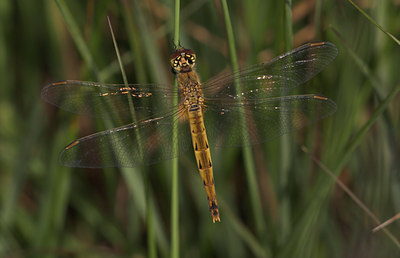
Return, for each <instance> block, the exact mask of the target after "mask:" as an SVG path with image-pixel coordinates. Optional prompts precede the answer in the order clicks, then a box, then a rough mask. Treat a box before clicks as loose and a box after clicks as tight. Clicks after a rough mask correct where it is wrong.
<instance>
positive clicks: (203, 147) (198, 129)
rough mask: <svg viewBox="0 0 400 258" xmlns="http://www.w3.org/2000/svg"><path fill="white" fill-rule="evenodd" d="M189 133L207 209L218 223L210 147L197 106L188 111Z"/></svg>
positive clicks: (200, 110) (200, 109)
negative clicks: (205, 195)
mask: <svg viewBox="0 0 400 258" xmlns="http://www.w3.org/2000/svg"><path fill="white" fill-rule="evenodd" d="M188 116H189V122H190V131H191V134H192V142H193V149H194V153H195V156H196V162H197V167H198V168H199V172H200V176H201V179H202V181H203V185H204V188H205V190H206V194H207V200H208V207H209V209H210V212H211V216H212V218H213V222H215V221H220V218H219V211H218V203H217V199H216V194H215V186H214V175H213V169H212V161H211V154H210V147H209V145H208V140H207V135H206V129H205V127H204V120H203V111H202V107H201V106H199V105H193V106H191V107H190V109H189V111H188Z"/></svg>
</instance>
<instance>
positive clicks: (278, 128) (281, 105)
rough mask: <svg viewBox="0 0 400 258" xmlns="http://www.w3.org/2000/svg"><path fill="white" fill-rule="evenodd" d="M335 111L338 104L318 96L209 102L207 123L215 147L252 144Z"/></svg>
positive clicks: (206, 113)
mask: <svg viewBox="0 0 400 258" xmlns="http://www.w3.org/2000/svg"><path fill="white" fill-rule="evenodd" d="M335 111H336V104H335V103H334V102H333V101H332V100H330V99H328V98H326V97H323V96H319V95H293V96H282V97H275V98H268V99H264V100H259V99H258V100H248V101H247V102H246V103H244V104H243V103H236V104H229V105H226V106H222V105H214V103H210V104H209V105H208V106H207V109H206V112H205V125H206V130H207V136H208V137H209V140H210V142H213V144H215V146H216V147H236V146H249V145H254V144H259V143H263V142H266V141H268V140H272V139H274V138H276V137H278V136H280V135H282V134H285V133H289V132H291V131H293V130H297V129H300V128H302V127H304V126H306V125H308V124H312V123H314V122H316V121H318V120H320V119H322V118H324V117H326V116H329V115H331V114H332V113H334V112H335Z"/></svg>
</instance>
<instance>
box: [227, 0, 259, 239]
mask: <svg viewBox="0 0 400 258" xmlns="http://www.w3.org/2000/svg"><path fill="white" fill-rule="evenodd" d="M221 4H222V11H223V16H224V21H225V27H226V34H227V37H228V46H229V54H230V57H231V64H232V69H233V71H237V70H239V65H238V60H237V55H236V47H235V39H234V34H233V27H232V23H231V18H230V15H229V9H228V4H227V2H226V0H221ZM235 87H236V92H241V86H240V81H239V80H238V79H235ZM238 95H239V96H240V94H238ZM242 114H243V112H242ZM244 121H245V119H244V117H242V123H244ZM242 133H247V131H245V130H244V131H243V132H242ZM243 154H244V159H245V168H246V175H247V183H248V190H249V191H250V198H251V206H252V209H253V215H254V220H255V226H256V231H257V235H258V237H259V239H262V238H263V237H264V236H265V222H264V219H263V214H262V210H261V200H260V195H259V187H258V184H257V179H256V178H257V176H256V169H255V165H254V159H253V156H252V153H251V148H249V147H247V148H243Z"/></svg>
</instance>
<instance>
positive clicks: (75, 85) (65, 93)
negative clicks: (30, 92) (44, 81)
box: [41, 80, 178, 120]
mask: <svg viewBox="0 0 400 258" xmlns="http://www.w3.org/2000/svg"><path fill="white" fill-rule="evenodd" d="M177 94H178V92H177V91H176V90H174V89H173V88H172V87H168V86H167V85H160V84H140V85H139V84H129V85H127V86H125V85H124V84H104V83H97V82H86V81H73V80H69V81H60V82H54V83H51V84H49V85H47V86H45V87H44V88H43V89H42V91H41V97H42V98H43V99H44V100H45V101H47V102H48V103H50V104H52V105H55V106H57V107H60V108H62V109H64V110H67V111H70V112H73V113H77V114H83V115H88V116H95V117H101V118H106V119H110V118H115V117H118V118H122V119H128V118H132V117H133V112H132V110H133V111H134V113H135V116H136V119H138V120H140V119H144V118H146V117H149V116H151V115H153V114H156V113H165V111H166V110H176V107H174V105H173V101H172V100H173V98H174V97H175V96H176V95H177ZM130 103H132V105H130ZM131 106H132V107H133V108H132V109H131V108H130V107H131Z"/></svg>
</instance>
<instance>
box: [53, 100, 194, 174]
mask: <svg viewBox="0 0 400 258" xmlns="http://www.w3.org/2000/svg"><path fill="white" fill-rule="evenodd" d="M184 112H185V110H184V109H183V108H181V109H180V110H178V111H177V112H176V111H175V112H170V113H168V114H166V115H164V116H161V117H158V118H154V119H147V120H142V121H140V122H137V123H132V124H128V125H124V126H121V127H117V128H113V129H109V130H106V131H103V132H99V133H95V134H92V135H89V136H86V137H83V138H80V139H78V140H76V141H74V142H72V143H71V144H69V145H68V146H67V147H66V148H65V149H64V150H63V151H62V153H61V154H60V163H61V164H63V165H64V166H69V167H90V168H100V167H137V166H141V165H150V164H154V163H157V162H160V161H162V160H167V159H171V158H174V157H175V156H176V155H174V153H173V151H172V146H173V145H172V143H173V142H174V141H177V142H178V144H179V146H178V150H179V153H185V152H186V153H187V152H188V151H190V150H192V149H193V147H192V145H191V139H190V133H189V127H188V124H187V123H181V122H182V121H178V123H179V125H180V126H179V129H178V136H177V138H173V135H174V134H173V133H172V131H173V122H172V120H173V115H174V114H175V113H177V115H178V117H179V118H178V119H180V120H182V117H183V115H184Z"/></svg>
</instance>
